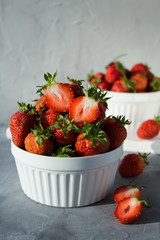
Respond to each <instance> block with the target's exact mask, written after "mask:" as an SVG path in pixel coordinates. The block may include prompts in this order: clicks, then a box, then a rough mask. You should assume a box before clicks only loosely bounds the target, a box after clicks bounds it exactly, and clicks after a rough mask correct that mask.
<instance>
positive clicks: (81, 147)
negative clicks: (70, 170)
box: [75, 122, 110, 156]
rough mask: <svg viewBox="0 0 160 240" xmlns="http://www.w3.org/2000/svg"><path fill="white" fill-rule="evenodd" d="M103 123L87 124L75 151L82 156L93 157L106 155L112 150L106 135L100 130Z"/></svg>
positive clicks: (79, 136) (78, 138) (78, 139)
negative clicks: (101, 154)
mask: <svg viewBox="0 0 160 240" xmlns="http://www.w3.org/2000/svg"><path fill="white" fill-rule="evenodd" d="M100 124H101V122H98V123H95V124H89V123H85V125H84V127H83V128H82V129H81V131H82V133H80V134H79V135H78V137H77V140H76V143H75V149H76V151H77V153H78V154H79V155H80V156H91V155H97V154H100V153H105V152H107V151H108V150H109V148H110V141H109V138H108V137H107V135H106V133H105V132H104V131H102V130H101V129H100Z"/></svg>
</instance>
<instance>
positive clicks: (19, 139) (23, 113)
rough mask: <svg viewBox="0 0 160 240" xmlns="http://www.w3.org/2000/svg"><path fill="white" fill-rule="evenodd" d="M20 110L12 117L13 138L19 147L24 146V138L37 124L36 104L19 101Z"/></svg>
mask: <svg viewBox="0 0 160 240" xmlns="http://www.w3.org/2000/svg"><path fill="white" fill-rule="evenodd" d="M18 105H19V111H18V112H16V113H14V114H13V115H12V116H11V119H10V131H11V135H12V140H13V142H14V144H15V145H16V146H17V147H20V148H24V139H25V137H26V136H27V135H28V133H30V131H31V128H33V126H34V124H37V123H38V121H37V119H36V116H37V113H36V110H35V109H36V108H35V106H32V105H30V104H28V105H26V104H25V103H19V102H18Z"/></svg>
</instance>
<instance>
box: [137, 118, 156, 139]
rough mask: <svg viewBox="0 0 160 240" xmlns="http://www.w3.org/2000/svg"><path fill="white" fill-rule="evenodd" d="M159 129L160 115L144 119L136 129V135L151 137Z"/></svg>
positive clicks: (143, 137) (145, 137)
mask: <svg viewBox="0 0 160 240" xmlns="http://www.w3.org/2000/svg"><path fill="white" fill-rule="evenodd" d="M159 131H160V116H157V117H155V118H154V119H149V120H146V121H144V122H143V123H142V124H141V125H140V127H139V128H138V130H137V136H138V137H139V138H142V139H152V138H154V137H156V136H158V134H159Z"/></svg>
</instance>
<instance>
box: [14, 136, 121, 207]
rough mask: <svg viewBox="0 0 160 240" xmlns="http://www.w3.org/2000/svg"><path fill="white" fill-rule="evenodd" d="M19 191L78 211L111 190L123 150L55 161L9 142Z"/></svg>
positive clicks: (36, 199)
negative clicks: (19, 186)
mask: <svg viewBox="0 0 160 240" xmlns="http://www.w3.org/2000/svg"><path fill="white" fill-rule="evenodd" d="M11 152H12V154H13V156H14V158H15V162H16V166H17V170H18V175H19V179H20V183H21V187H22V189H23V191H24V193H25V194H26V195H27V196H28V197H29V198H31V199H32V200H34V201H36V202H39V203H42V204H46V205H50V206H55V207H80V206H85V205H89V204H92V203H95V202H97V201H100V200H102V199H103V198H105V197H106V196H107V195H108V194H109V192H110V191H111V189H112V186H113V183H114V180H115V176H116V172H117V168H118V166H119V163H120V157H121V156H122V146H120V147H119V148H117V149H115V150H113V151H110V152H108V153H103V154H99V155H95V156H89V157H76V158H75V157H72V158H62V157H61V158H58V157H50V156H49V157H48V156H42V155H37V154H32V153H29V152H27V151H25V150H22V149H20V148H18V147H17V146H16V145H15V144H14V143H13V142H12V141H11Z"/></svg>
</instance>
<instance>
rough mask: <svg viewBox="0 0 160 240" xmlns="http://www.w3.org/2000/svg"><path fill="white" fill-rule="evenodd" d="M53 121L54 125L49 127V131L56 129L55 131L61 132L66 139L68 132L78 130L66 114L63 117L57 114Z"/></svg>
mask: <svg viewBox="0 0 160 240" xmlns="http://www.w3.org/2000/svg"><path fill="white" fill-rule="evenodd" d="M54 121H55V123H54V124H52V125H50V129H53V128H56V129H57V130H62V133H63V135H64V137H67V134H68V132H70V131H75V132H78V131H79V128H78V127H77V126H76V125H75V124H74V123H73V121H74V119H72V120H71V119H70V118H69V116H68V114H66V115H65V116H62V115H60V114H58V115H57V116H56V117H54Z"/></svg>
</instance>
